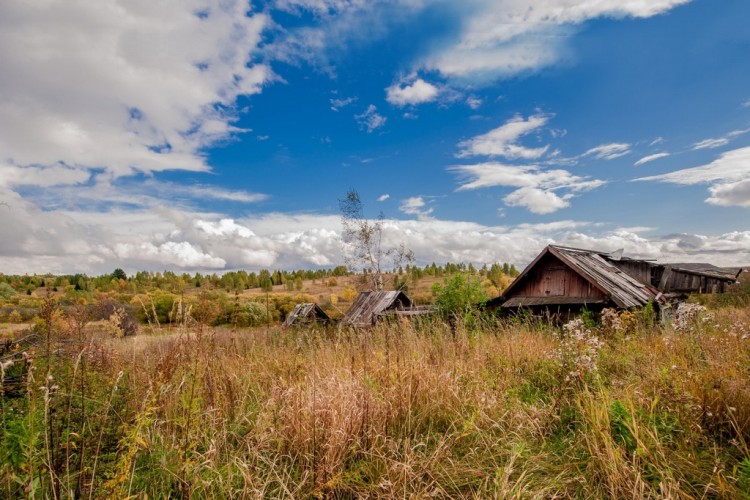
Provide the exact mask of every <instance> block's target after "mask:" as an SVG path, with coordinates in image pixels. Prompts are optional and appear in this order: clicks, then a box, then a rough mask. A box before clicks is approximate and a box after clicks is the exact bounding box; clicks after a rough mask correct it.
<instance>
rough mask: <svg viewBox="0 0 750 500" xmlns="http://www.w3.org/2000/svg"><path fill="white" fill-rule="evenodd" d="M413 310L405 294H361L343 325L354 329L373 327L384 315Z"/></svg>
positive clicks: (342, 321) (379, 292)
mask: <svg viewBox="0 0 750 500" xmlns="http://www.w3.org/2000/svg"><path fill="white" fill-rule="evenodd" d="M411 309H412V302H411V299H410V298H409V297H407V296H406V294H405V293H404V292H400V291H383V290H380V291H375V292H360V294H359V295H358V296H357V298H356V299H355V300H354V303H352V305H351V307H350V308H349V310H348V311H346V315H344V319H342V320H341V323H342V324H344V325H347V326H353V327H363V326H372V325H374V324H375V323H376V322H377V320H378V319H379V318H380V316H382V315H384V314H388V313H396V312H399V311H408V310H411Z"/></svg>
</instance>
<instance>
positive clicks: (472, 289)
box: [433, 274, 489, 321]
mask: <svg viewBox="0 0 750 500" xmlns="http://www.w3.org/2000/svg"><path fill="white" fill-rule="evenodd" d="M433 293H434V294H435V296H436V298H435V305H436V306H437V309H438V312H439V313H440V314H441V315H443V316H444V317H446V318H448V319H449V320H450V321H453V320H455V319H456V318H457V317H463V318H464V319H468V317H469V316H470V315H471V314H472V313H473V312H474V311H475V310H476V309H477V308H478V307H481V306H482V305H483V304H484V303H485V302H487V300H489V297H488V296H487V291H486V290H485V288H484V286H482V281H481V280H479V279H477V278H473V277H470V276H469V277H467V276H465V275H463V274H456V275H455V276H453V277H452V278H447V279H446V280H445V281H443V284H442V285H441V284H439V283H435V285H433Z"/></svg>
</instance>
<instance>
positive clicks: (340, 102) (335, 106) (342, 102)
mask: <svg viewBox="0 0 750 500" xmlns="http://www.w3.org/2000/svg"><path fill="white" fill-rule="evenodd" d="M356 101H357V98H356V97H347V98H345V99H330V102H331V110H333V111H338V110H340V109H341V108H345V107H346V106H348V105H350V104H351V103H353V102H356Z"/></svg>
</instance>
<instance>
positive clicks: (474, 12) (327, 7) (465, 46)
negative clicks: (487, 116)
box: [270, 0, 690, 84]
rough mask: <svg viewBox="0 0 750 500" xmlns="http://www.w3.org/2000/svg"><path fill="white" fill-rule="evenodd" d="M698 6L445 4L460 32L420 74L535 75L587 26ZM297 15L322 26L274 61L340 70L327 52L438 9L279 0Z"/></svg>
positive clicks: (515, 0) (403, 2) (450, 34)
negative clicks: (597, 21) (302, 14)
mask: <svg viewBox="0 0 750 500" xmlns="http://www.w3.org/2000/svg"><path fill="white" fill-rule="evenodd" d="M689 1H690V0H652V1H645V0H633V1H625V2H624V1H621V0H529V1H520V0H471V1H469V2H463V3H459V2H437V5H438V6H439V7H441V8H442V10H443V12H444V13H445V14H446V15H447V16H450V17H451V21H452V22H454V23H455V26H456V27H457V28H458V29H456V30H446V31H445V32H444V33H441V34H440V35H438V36H436V38H435V39H434V40H433V42H434V43H433V44H432V45H431V47H432V49H431V50H428V52H427V53H426V54H425V55H424V56H422V57H420V58H419V59H417V60H416V61H415V62H414V65H413V68H412V69H413V70H416V71H418V70H425V71H436V72H439V73H440V74H441V75H442V76H444V77H447V78H449V79H453V80H455V81H458V82H463V83H469V84H476V83H480V84H481V83H484V82H488V81H492V80H495V79H497V78H507V77H511V76H514V75H518V74H520V73H526V72H534V71H537V70H539V69H541V68H544V67H547V66H550V65H554V64H556V63H558V62H559V61H561V60H564V59H565V58H566V57H567V55H568V54H569V51H570V48H569V47H568V45H569V44H568V40H569V39H570V38H571V37H572V36H574V35H575V33H576V32H577V31H578V30H579V29H580V28H579V26H580V25H582V24H583V23H585V22H587V21H589V20H591V19H597V18H602V17H607V18H616V19H620V18H647V17H651V16H655V15H658V14H662V13H665V12H667V11H669V10H670V9H672V8H674V7H676V6H679V5H682V4H685V3H688V2H689ZM276 6H277V7H278V8H282V9H285V10H287V11H290V12H295V13H300V12H301V11H302V10H307V11H309V12H312V13H313V16H312V17H313V19H314V20H315V21H314V22H312V23H310V24H306V25H305V26H303V27H301V28H298V29H294V30H291V31H290V32H289V33H288V34H287V36H286V38H285V39H283V40H280V41H277V42H275V43H274V44H272V46H271V47H270V53H271V54H272V57H275V58H279V59H281V60H286V61H291V62H295V61H297V60H299V59H303V60H307V61H310V62H313V63H314V64H317V65H318V66H319V67H321V68H322V69H323V70H324V71H330V72H331V73H332V72H333V69H332V67H331V66H332V65H331V62H330V60H329V59H328V57H327V52H333V51H341V50H345V49H342V47H347V46H349V45H350V43H351V41H359V42H372V41H375V40H378V39H379V38H381V37H383V36H387V34H388V33H389V27H390V26H391V25H393V24H395V23H400V24H404V23H408V22H410V21H417V20H418V19H419V18H418V14H419V13H421V12H423V11H424V10H425V9H427V8H435V6H436V2H433V1H430V0H393V1H366V0H277V2H276Z"/></svg>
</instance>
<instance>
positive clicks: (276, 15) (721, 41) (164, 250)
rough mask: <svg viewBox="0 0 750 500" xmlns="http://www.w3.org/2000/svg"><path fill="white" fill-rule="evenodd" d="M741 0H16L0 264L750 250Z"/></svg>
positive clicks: (735, 260)
mask: <svg viewBox="0 0 750 500" xmlns="http://www.w3.org/2000/svg"><path fill="white" fill-rule="evenodd" d="M748 18H750V4H748V3H747V2H743V1H741V0H727V1H708V0H693V1H690V0H651V1H645V0H642V1H638V0H633V1H629V2H623V1H619V0H601V1H597V2H591V1H588V0H533V1H520V0H469V1H466V0H465V1H461V2H458V1H449V0H434V1H429V0H382V1H378V0H370V1H365V0H268V1H265V2H252V3H248V2H241V1H223V2H210V1H198V0H190V1H178V0H171V1H165V2H160V3H158V4H153V3H152V2H147V1H145V0H144V1H143V2H138V1H132V2H120V1H116V0H105V1H88V2H87V1H79V2H75V3H73V4H71V3H68V2H62V1H51V2H46V3H45V4H44V5H30V4H28V3H27V2H21V1H18V0H11V1H9V2H4V3H3V5H2V6H0V64H2V66H3V71H2V72H0V200H2V201H3V202H4V205H2V206H0V214H1V216H2V217H3V222H2V225H1V227H0V272H5V273H16V272H21V273H23V272H29V273H31V272H44V271H51V272H88V273H101V272H109V271H111V270H112V269H114V268H115V267H123V268H124V269H126V271H129V272H132V271H135V270H139V269H150V270H162V269H173V270H178V271H179V270H186V271H195V270H200V271H209V272H214V271H215V272H221V271H224V270H230V269H238V268H244V269H259V268H263V267H276V268H309V267H316V266H333V265H337V264H340V263H342V262H343V259H342V257H341V251H342V248H341V243H340V230H341V228H340V221H339V215H338V207H337V199H338V198H341V197H343V196H344V194H345V193H346V192H347V191H348V190H349V189H352V188H353V189H356V190H357V191H358V192H359V193H360V195H361V197H362V199H363V201H364V203H365V210H366V212H367V213H368V214H369V215H371V216H373V217H374V216H376V215H377V214H378V213H379V212H381V211H382V212H383V213H384V215H385V217H386V218H387V221H388V223H387V225H386V238H387V241H388V243H389V244H397V243H401V242H403V243H405V244H406V245H407V246H409V247H410V248H412V249H413V250H414V252H415V254H416V257H417V260H418V262H420V263H429V262H432V261H437V262H445V261H448V260H450V261H465V262H473V263H475V264H482V263H491V262H495V261H500V262H503V261H508V262H513V263H516V264H518V265H523V264H525V263H526V262H528V261H529V260H530V259H531V258H532V257H533V256H534V255H535V254H536V253H538V251H539V250H541V248H543V247H544V246H545V245H546V244H548V243H552V242H555V243H559V244H569V245H575V246H582V247H590V248H597V249H602V250H614V249H617V248H624V249H625V253H626V255H630V256H635V257H644V258H656V259H659V260H662V261H710V262H715V263H718V264H725V265H731V264H748V263H750V227H749V224H748V220H749V219H748V214H749V212H748V210H749V209H750V64H749V63H750V61H749V59H750V57H749V56H748V54H750V31H749V30H747V29H746V20H747V19H748Z"/></svg>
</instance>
